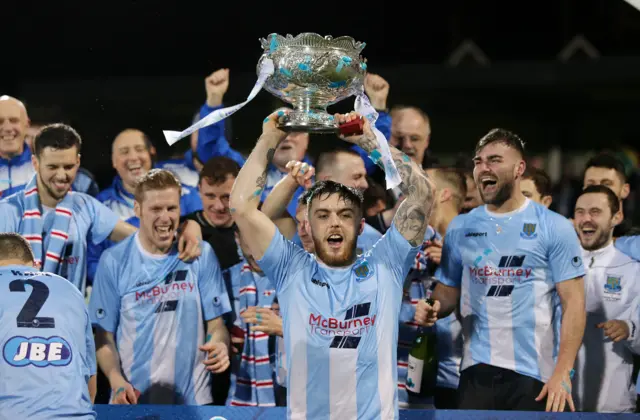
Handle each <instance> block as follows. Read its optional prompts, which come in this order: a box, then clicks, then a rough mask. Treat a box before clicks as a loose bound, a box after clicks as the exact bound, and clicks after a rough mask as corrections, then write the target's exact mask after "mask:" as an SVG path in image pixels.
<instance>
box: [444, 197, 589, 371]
mask: <svg viewBox="0 0 640 420" xmlns="http://www.w3.org/2000/svg"><path fill="white" fill-rule="evenodd" d="M581 255H582V250H581V248H580V243H579V242H578V237H577V235H576V234H575V229H574V227H573V226H572V225H571V222H569V221H568V220H567V219H566V218H564V217H562V216H560V215H559V214H557V213H555V212H552V211H550V210H548V209H547V208H546V207H544V206H542V205H539V204H537V203H535V202H533V201H530V200H528V199H527V200H526V201H525V203H524V204H523V206H522V207H521V208H520V209H518V210H515V211H513V212H510V213H502V214H497V213H492V212H490V211H488V210H487V208H486V206H481V207H477V208H475V209H474V210H472V211H471V212H470V213H468V214H464V215H460V216H457V217H456V218H455V219H453V221H452V222H451V224H450V225H449V228H448V230H447V234H446V235H445V239H444V247H443V253H442V259H441V263H440V264H441V265H440V267H441V271H440V275H439V280H440V281H441V282H442V283H443V284H445V285H447V286H452V287H458V288H460V289H461V292H460V312H461V315H462V330H463V335H464V338H465V345H464V353H463V359H462V366H461V368H460V370H461V371H463V370H464V369H466V368H468V367H470V366H473V365H475V364H478V363H485V364H489V365H492V366H497V367H501V368H504V369H509V370H512V371H515V372H517V373H519V374H522V375H526V376H530V377H533V378H535V379H538V380H540V381H542V382H546V381H547V380H548V379H549V377H550V376H551V374H552V373H553V369H554V368H555V361H556V357H557V351H558V346H559V339H560V337H559V326H560V318H561V317H560V315H561V311H558V310H556V309H557V302H558V297H557V291H556V284H557V283H560V282H562V281H565V280H570V279H574V278H577V277H582V276H584V267H583V264H582V258H581Z"/></svg>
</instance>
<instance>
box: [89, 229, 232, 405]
mask: <svg viewBox="0 0 640 420" xmlns="http://www.w3.org/2000/svg"><path fill="white" fill-rule="evenodd" d="M139 235H140V233H139V232H138V233H136V234H134V235H131V236H130V237H129V238H127V239H125V240H124V241H122V242H121V243H119V244H117V245H115V246H113V247H111V248H109V249H107V250H106V251H105V252H104V253H103V254H102V257H101V258H100V263H99V264H98V270H97V272H96V277H95V280H94V283H93V291H92V293H91V302H90V304H89V313H90V315H91V320H92V321H93V323H94V324H95V325H97V326H99V327H100V328H102V329H104V330H105V331H107V332H111V333H114V334H115V337H116V340H117V341H116V344H117V348H118V354H119V355H120V360H121V365H122V372H123V374H124V377H125V378H126V379H127V380H128V381H129V383H131V385H133V387H134V388H136V389H138V390H139V391H140V392H141V393H142V395H143V402H151V403H163V404H167V403H173V404H188V405H202V404H209V403H211V402H212V399H211V387H210V379H211V378H210V376H209V373H208V371H206V370H205V366H204V365H203V364H202V361H203V360H204V359H205V357H206V354H205V352H202V351H200V350H199V349H198V346H199V345H201V344H204V342H205V324H204V322H205V321H209V320H212V319H215V318H217V317H219V316H222V315H223V314H225V313H227V312H230V311H231V306H230V303H229V296H228V294H227V290H226V287H225V285H224V280H223V278H222V274H221V272H220V266H219V265H218V259H217V258H216V256H215V254H214V252H213V249H212V248H211V246H210V245H209V244H208V243H206V242H203V244H202V246H203V248H202V255H201V256H200V257H198V258H197V259H196V260H194V261H192V262H190V263H185V262H183V261H181V260H180V259H178V252H177V248H176V246H174V247H173V248H172V249H171V251H170V252H169V253H168V254H167V255H154V254H150V253H148V252H147V251H145V250H144V248H143V247H142V245H141V244H140V239H139ZM156 390H157V392H156ZM167 390H169V391H171V392H170V394H169V395H166V393H167ZM171 399H173V401H169V400H171Z"/></svg>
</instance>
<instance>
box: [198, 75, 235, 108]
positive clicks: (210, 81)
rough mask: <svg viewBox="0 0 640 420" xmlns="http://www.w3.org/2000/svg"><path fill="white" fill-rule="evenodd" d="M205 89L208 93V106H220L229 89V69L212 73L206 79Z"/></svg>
mask: <svg viewBox="0 0 640 420" xmlns="http://www.w3.org/2000/svg"><path fill="white" fill-rule="evenodd" d="M204 87H205V89H206V91H207V105H209V106H210V107H216V106H220V105H221V104H222V98H224V94H225V93H227V89H229V69H220V70H216V71H214V72H213V73H211V74H210V75H209V76H208V77H207V78H206V79H204Z"/></svg>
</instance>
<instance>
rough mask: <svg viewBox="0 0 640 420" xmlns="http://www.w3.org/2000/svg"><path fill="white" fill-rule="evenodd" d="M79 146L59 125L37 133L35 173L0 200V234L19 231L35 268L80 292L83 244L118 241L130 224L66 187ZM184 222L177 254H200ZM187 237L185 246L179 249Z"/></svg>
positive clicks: (196, 234)
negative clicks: (66, 282) (28, 249)
mask: <svg viewBox="0 0 640 420" xmlns="http://www.w3.org/2000/svg"><path fill="white" fill-rule="evenodd" d="M81 145H82V140H81V138H80V135H79V134H78V133H77V132H76V131H75V130H74V129H73V128H71V127H69V126H68V125H65V124H51V125H48V126H46V127H44V128H43V129H42V131H40V133H38V135H37V136H36V138H35V141H34V149H35V153H34V155H33V156H32V164H33V167H34V168H35V169H36V174H35V176H33V177H32V178H31V181H29V184H28V185H27V187H26V189H25V190H23V191H20V192H18V193H17V194H14V195H11V196H9V197H7V198H5V199H3V200H2V201H0V214H1V215H2V217H1V218H0V232H16V233H20V234H21V235H23V236H24V237H25V238H26V239H27V240H28V241H29V242H30V244H31V247H32V248H33V251H34V254H35V257H36V260H37V263H38V264H40V269H42V270H43V271H48V272H51V273H55V274H58V275H59V276H62V277H64V278H66V279H67V280H69V281H70V282H72V283H73V284H74V285H75V286H76V287H77V288H78V289H79V290H80V291H81V292H82V294H84V292H85V286H86V278H87V263H88V261H87V259H88V258H87V250H88V245H89V244H90V243H92V244H93V245H97V244H99V243H101V242H103V241H105V240H106V239H109V240H111V241H113V242H119V241H121V240H123V239H125V238H126V237H128V236H129V235H131V234H132V233H135V232H136V228H135V227H134V226H132V225H131V224H129V223H126V222H125V221H123V220H121V219H119V218H118V216H117V215H116V214H115V213H114V212H113V211H111V210H110V209H109V208H108V207H106V206H105V205H104V204H102V203H100V202H99V201H98V200H96V199H95V198H93V197H91V196H89V195H87V194H84V193H81V192H76V191H71V186H72V183H73V181H74V179H75V176H76V173H77V171H78V167H79V166H80V149H81ZM188 223H189V224H190V225H191V227H190V228H185V233H187V235H182V237H181V238H182V239H181V240H180V242H181V248H183V252H182V254H181V258H192V257H194V256H197V255H200V251H199V248H198V246H199V243H200V240H199V238H200V237H201V233H200V228H199V227H198V226H196V225H195V223H193V222H188ZM185 226H186V225H185ZM187 230H189V232H187ZM187 238H188V242H189V245H188V246H187V247H183V245H184V244H183V242H184V241H185V240H187Z"/></svg>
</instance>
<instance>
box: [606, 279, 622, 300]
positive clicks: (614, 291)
mask: <svg viewBox="0 0 640 420" xmlns="http://www.w3.org/2000/svg"><path fill="white" fill-rule="evenodd" d="M621 280H622V276H612V275H609V274H607V281H606V282H605V283H604V294H605V299H607V300H620V294H621V293H622V285H621V284H620V283H621Z"/></svg>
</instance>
